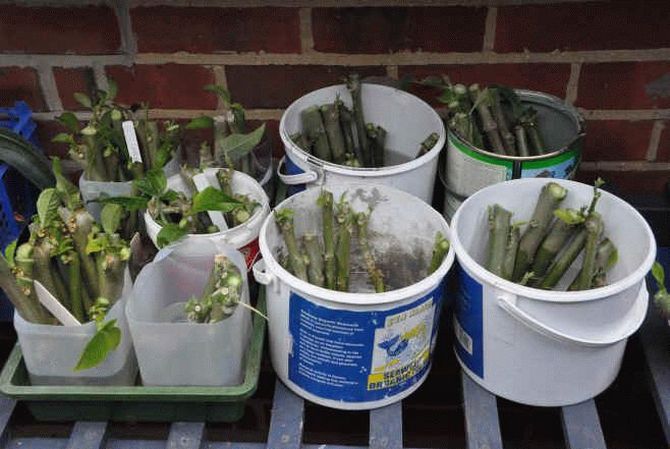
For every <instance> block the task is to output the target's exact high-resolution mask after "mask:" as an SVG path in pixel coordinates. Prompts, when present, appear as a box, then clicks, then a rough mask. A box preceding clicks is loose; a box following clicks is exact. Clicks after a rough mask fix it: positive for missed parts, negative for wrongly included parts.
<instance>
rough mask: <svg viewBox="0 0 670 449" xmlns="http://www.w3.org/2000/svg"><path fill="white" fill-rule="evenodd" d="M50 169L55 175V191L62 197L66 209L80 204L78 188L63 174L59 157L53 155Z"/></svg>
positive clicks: (75, 207) (74, 207)
mask: <svg viewBox="0 0 670 449" xmlns="http://www.w3.org/2000/svg"><path fill="white" fill-rule="evenodd" d="M51 169H52V171H53V172H54V176H55V177H56V191H57V192H58V193H59V194H60V195H61V198H63V199H64V202H65V205H66V206H67V207H68V209H72V210H74V209H77V208H78V207H80V206H81V204H82V200H81V196H80V195H79V189H78V188H77V186H75V185H74V184H72V183H71V182H70V180H69V179H67V178H66V177H65V176H63V169H62V167H61V163H60V158H58V157H54V158H53V160H52V161H51Z"/></svg>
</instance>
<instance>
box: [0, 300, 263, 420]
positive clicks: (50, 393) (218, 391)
mask: <svg viewBox="0 0 670 449" xmlns="http://www.w3.org/2000/svg"><path fill="white" fill-rule="evenodd" d="M257 308H258V309H259V310H260V311H261V312H263V313H265V311H266V306H265V292H264V290H263V289H261V291H260V294H259V299H258V303H257ZM265 329H266V322H265V319H263V318H262V317H260V316H257V315H256V316H254V323H253V331H252V336H251V342H250V344H249V348H248V351H247V355H246V360H245V364H244V381H243V382H242V383H241V384H240V385H235V386H232V387H148V386H143V385H140V384H139V376H138V378H137V382H138V383H137V384H135V385H133V386H35V385H31V383H30V379H29V377H28V372H27V370H26V366H25V363H24V360H23V355H22V354H21V349H20V347H19V345H16V346H15V347H14V350H13V351H12V353H11V354H10V356H9V358H8V360H7V362H6V364H5V367H4V368H3V370H2V373H0V392H1V393H2V394H4V395H5V396H8V397H10V398H12V399H16V400H20V401H23V402H24V404H25V405H26V406H27V408H28V410H29V411H30V412H31V413H32V414H33V416H34V417H35V418H36V419H38V420H40V421H105V420H114V421H120V422H171V421H198V422H200V421H209V422H234V421H238V420H239V419H241V418H242V416H243V415H244V406H245V403H246V400H247V399H248V398H249V397H251V396H252V395H253V394H254V393H255V392H256V388H257V386H258V376H259V374H260V367H261V357H262V354H263V342H264V339H265ZM166 369H169V367H168V365H167V364H166Z"/></svg>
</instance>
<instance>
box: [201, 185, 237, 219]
mask: <svg viewBox="0 0 670 449" xmlns="http://www.w3.org/2000/svg"><path fill="white" fill-rule="evenodd" d="M240 204H242V203H240V202H239V201H237V200H236V199H235V198H231V197H229V196H228V195H226V194H225V193H223V191H221V190H218V189H215V188H214V187H207V188H206V189H205V190H202V191H200V192H198V193H197V194H196V195H195V196H194V197H193V207H192V208H191V212H192V213H193V214H196V213H198V212H206V211H208V210H218V211H221V212H230V211H232V210H233V209H235V208H236V207H239V205H240Z"/></svg>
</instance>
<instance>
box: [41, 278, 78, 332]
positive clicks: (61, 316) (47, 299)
mask: <svg viewBox="0 0 670 449" xmlns="http://www.w3.org/2000/svg"><path fill="white" fill-rule="evenodd" d="M33 285H34V286H35V294H36V295H37V299H38V300H39V302H40V303H42V305H43V306H44V307H46V309H47V310H48V311H49V312H51V313H52V314H53V316H54V317H56V319H57V320H58V321H60V322H61V324H62V325H63V326H81V323H80V322H79V320H78V319H76V318H75V317H74V315H72V314H71V313H70V311H69V310H67V309H66V308H65V306H64V305H63V304H61V303H60V302H59V301H58V300H57V299H56V297H55V296H54V295H52V294H51V292H49V290H47V289H46V288H45V287H44V286H43V285H42V284H41V283H40V282H39V281H33Z"/></svg>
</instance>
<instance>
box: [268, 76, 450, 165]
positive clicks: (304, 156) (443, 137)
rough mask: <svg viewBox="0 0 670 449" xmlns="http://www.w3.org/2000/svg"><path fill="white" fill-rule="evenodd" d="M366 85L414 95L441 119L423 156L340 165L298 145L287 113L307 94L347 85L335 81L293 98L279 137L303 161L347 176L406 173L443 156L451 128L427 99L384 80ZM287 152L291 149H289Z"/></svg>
mask: <svg viewBox="0 0 670 449" xmlns="http://www.w3.org/2000/svg"><path fill="white" fill-rule="evenodd" d="M365 84H366V88H367V87H372V88H373V89H379V90H386V91H392V92H393V94H396V95H404V96H407V97H408V98H411V99H412V101H415V102H416V103H417V104H419V105H421V107H425V108H426V110H427V111H429V113H430V114H431V115H433V117H434V118H437V121H436V123H439V129H438V130H437V131H436V132H437V134H438V136H439V138H438V140H437V142H436V143H435V145H434V146H433V147H432V148H431V149H430V150H429V151H427V152H426V154H424V155H422V156H421V157H418V158H416V159H412V160H409V161H407V162H404V163H402V164H396V165H391V166H388V167H359V168H355V167H346V166H343V165H338V164H335V163H333V162H327V161H324V160H321V159H318V158H316V157H314V156H313V155H311V154H308V153H306V152H305V151H304V150H303V149H302V148H300V147H298V146H297V145H296V144H295V143H293V141H292V140H291V138H290V136H289V135H288V133H287V131H286V126H285V124H286V117H287V116H288V114H289V113H292V112H293V109H295V108H296V107H297V103H298V102H299V101H301V100H302V99H303V98H305V97H307V96H311V95H315V94H317V93H320V92H323V91H328V90H332V89H333V88H338V87H341V86H344V84H334V85H331V86H326V87H322V88H321V89H317V90H313V91H311V92H308V93H307V94H305V95H303V96H302V97H300V98H298V99H296V100H295V101H293V102H292V103H291V104H290V105H289V107H288V108H286V110H285V111H284V113H283V114H282V116H281V119H280V121H279V137H280V138H281V140H282V143H283V144H284V146H285V147H286V149H287V150H290V153H291V154H295V155H296V156H297V157H298V158H299V159H300V160H301V161H303V162H305V163H308V164H311V165H314V166H315V167H317V168H319V169H323V170H326V171H329V172H333V173H337V174H341V175H346V176H360V177H381V176H389V175H394V174H397V173H405V172H408V171H411V170H414V169H415V168H417V167H420V166H422V165H425V164H426V163H427V162H430V161H431V160H433V159H434V158H436V157H437V156H439V154H440V151H441V149H442V147H443V146H444V144H445V143H446V141H447V132H446V128H445V126H444V122H443V120H442V118H441V117H440V116H439V114H438V113H437V112H435V110H434V109H433V108H432V107H431V106H430V105H429V104H428V103H426V102H425V101H423V100H422V99H421V98H419V97H417V96H416V95H413V94H411V93H409V92H405V91H403V90H400V89H397V88H394V87H389V86H383V85H380V84H373V83H365ZM287 154H289V152H288V151H287Z"/></svg>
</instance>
